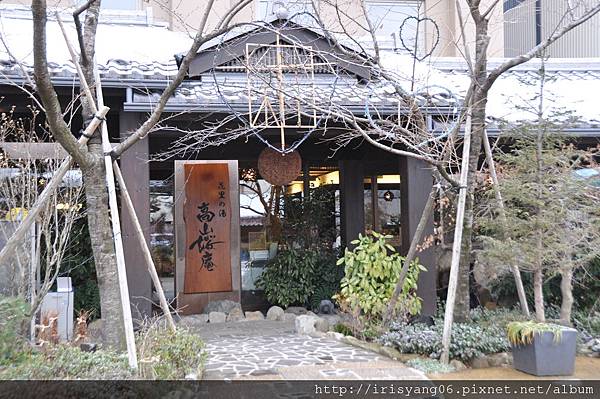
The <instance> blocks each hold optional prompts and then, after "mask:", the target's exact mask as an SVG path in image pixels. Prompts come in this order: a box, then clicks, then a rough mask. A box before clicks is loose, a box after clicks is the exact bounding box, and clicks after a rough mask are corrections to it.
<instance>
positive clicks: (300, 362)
mask: <svg viewBox="0 0 600 399" xmlns="http://www.w3.org/2000/svg"><path fill="white" fill-rule="evenodd" d="M190 327H191V328H192V329H193V330H194V331H196V332H197V333H198V334H199V335H200V336H202V337H203V338H204V340H205V342H206V349H207V352H208V360H207V364H206V368H205V373H204V379H219V380H220V379H274V380H282V379H286V380H287V379H293V380H303V379H310V380H326V379H381V380H383V379H425V378H426V377H425V376H424V375H423V374H422V373H420V372H418V371H416V370H414V369H411V368H408V367H406V366H404V364H402V363H401V362H397V361H393V360H391V359H388V358H385V357H383V356H381V355H379V354H377V353H374V352H369V351H367V350H364V349H360V348H356V347H354V346H351V345H347V344H345V343H342V342H340V341H337V340H335V339H332V338H329V337H313V336H307V335H298V334H296V333H295V332H294V324H293V322H282V321H268V320H264V321H243V322H232V323H219V324H212V325H211V324H202V325H196V326H190Z"/></svg>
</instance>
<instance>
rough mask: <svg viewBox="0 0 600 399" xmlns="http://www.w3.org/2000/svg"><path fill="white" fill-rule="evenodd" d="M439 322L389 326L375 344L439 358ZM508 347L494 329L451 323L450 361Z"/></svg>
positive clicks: (441, 331) (440, 343)
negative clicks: (378, 343)
mask: <svg viewBox="0 0 600 399" xmlns="http://www.w3.org/2000/svg"><path fill="white" fill-rule="evenodd" d="M442 333H443V321H442V320H440V319H436V323H435V324H434V325H432V326H427V325H425V324H421V323H417V324H406V323H404V322H399V323H392V327H391V329H390V331H389V332H387V333H385V334H383V335H382V336H381V337H380V338H379V342H381V343H382V344H384V345H388V346H392V347H394V348H396V349H398V350H399V351H400V352H402V353H415V354H419V355H426V356H429V357H431V358H436V359H437V358H439V356H440V354H441V351H442ZM508 348H509V345H508V341H507V339H506V333H505V331H504V330H503V329H501V328H499V327H497V326H492V325H490V326H487V327H483V326H481V325H478V324H476V323H454V325H453V327H452V338H451V342H450V358H452V359H459V360H461V361H469V360H471V359H474V358H476V357H480V356H482V355H484V354H490V353H498V352H504V351H506V350H508Z"/></svg>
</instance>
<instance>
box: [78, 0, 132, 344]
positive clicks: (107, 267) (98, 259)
mask: <svg viewBox="0 0 600 399" xmlns="http://www.w3.org/2000/svg"><path fill="white" fill-rule="evenodd" d="M99 13H100V2H99V1H97V2H95V3H94V4H92V5H91V6H90V8H89V9H88V10H87V12H86V16H85V23H84V27H85V30H84V32H83V42H84V48H85V52H86V55H87V60H88V62H87V63H84V62H82V63H81V64H82V65H81V67H82V68H81V69H82V71H83V74H84V75H85V79H86V81H87V82H88V84H89V86H90V90H92V94H94V92H95V89H94V87H95V84H94V82H95V80H94V68H93V59H94V53H95V39H96V27H97V25H98V18H99ZM81 104H82V110H81V114H82V117H83V120H88V119H89V118H90V117H92V116H93V111H92V106H91V105H90V104H89V100H88V98H87V97H86V95H85V93H83V92H82V93H81ZM88 151H89V153H90V154H91V155H92V156H93V158H94V161H93V164H92V166H91V167H87V168H82V172H83V177H84V182H85V195H86V202H87V220H88V229H89V232H90V241H91V243H92V253H93V255H94V264H95V266H96V277H97V279H98V289H99V291H100V309H101V312H102V320H103V322H102V323H103V324H102V328H103V337H104V340H105V342H104V344H105V345H108V346H110V347H113V348H117V349H123V348H124V347H125V330H124V327H123V313H122V311H121V308H122V306H121V298H120V296H119V276H118V274H117V260H116V254H115V247H114V242H113V236H112V227H111V222H110V214H109V209H108V191H107V189H106V169H105V166H104V158H103V155H104V151H103V149H102V138H101V135H100V131H99V130H96V131H95V132H94V135H93V137H92V138H91V139H90V141H89V142H88Z"/></svg>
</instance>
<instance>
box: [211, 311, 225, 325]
mask: <svg viewBox="0 0 600 399" xmlns="http://www.w3.org/2000/svg"><path fill="white" fill-rule="evenodd" d="M226 320H227V315H226V314H225V313H223V312H210V313H209V314H208V321H209V323H225V321H226Z"/></svg>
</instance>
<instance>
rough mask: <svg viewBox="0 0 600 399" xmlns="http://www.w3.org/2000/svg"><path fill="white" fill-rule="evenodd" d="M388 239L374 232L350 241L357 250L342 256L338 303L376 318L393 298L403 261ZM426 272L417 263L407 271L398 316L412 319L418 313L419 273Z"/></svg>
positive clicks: (419, 308) (419, 306)
mask: <svg viewBox="0 0 600 399" xmlns="http://www.w3.org/2000/svg"><path fill="white" fill-rule="evenodd" d="M390 238H391V237H390V236H385V235H382V234H379V233H375V232H373V233H372V234H370V235H364V236H363V235H359V237H358V239H357V240H354V241H352V244H354V245H356V247H355V248H354V249H353V250H352V251H350V250H348V249H346V250H345V252H344V257H343V258H341V259H340V260H338V265H342V264H344V265H345V268H344V271H345V275H344V278H343V279H342V282H341V292H340V296H339V299H340V301H341V302H345V303H346V305H347V306H348V307H349V308H350V309H359V310H360V313H362V314H364V315H368V316H373V317H378V316H380V315H381V314H382V313H383V312H384V311H385V309H386V307H387V304H388V302H389V300H390V298H391V296H392V293H393V291H394V288H395V286H396V283H397V281H398V278H399V276H400V270H401V269H402V264H403V262H404V258H403V257H402V256H400V255H399V254H398V253H397V252H396V250H395V249H394V247H393V246H391V245H390V244H388V243H387V240H388V239H390ZM422 270H425V268H424V267H423V266H421V265H419V264H418V263H416V262H413V263H412V264H411V265H410V267H409V271H408V274H407V275H406V279H405V281H404V287H403V289H402V293H401V294H400V297H399V300H398V308H397V310H400V311H401V313H404V314H411V315H415V314H418V313H419V312H420V310H421V298H419V297H418V296H417V294H416V292H417V280H418V277H419V273H420V271H422Z"/></svg>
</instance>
